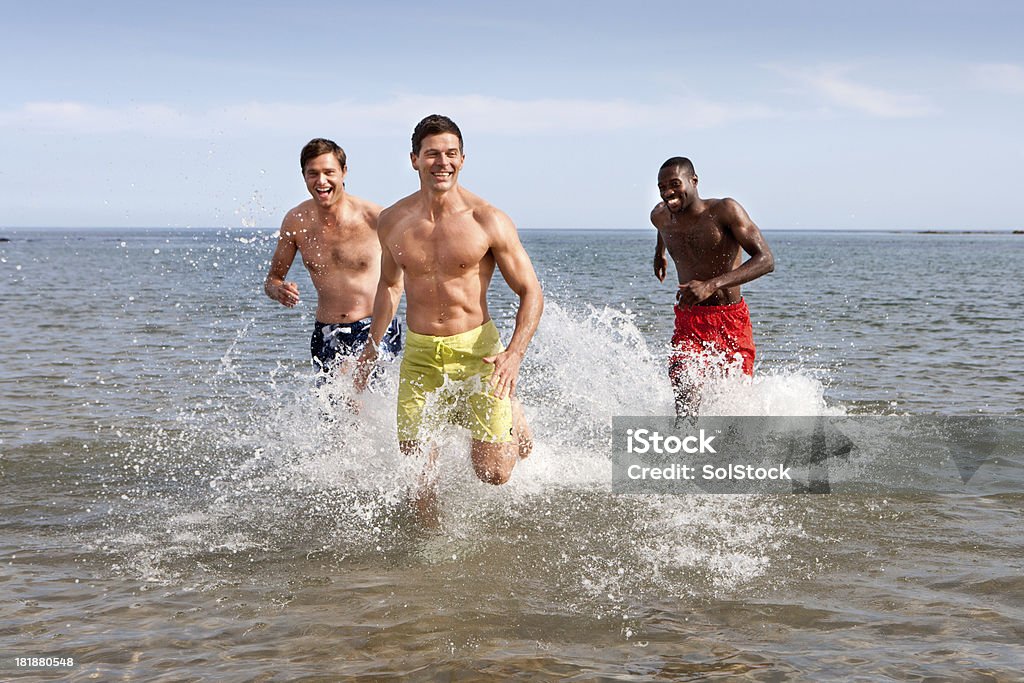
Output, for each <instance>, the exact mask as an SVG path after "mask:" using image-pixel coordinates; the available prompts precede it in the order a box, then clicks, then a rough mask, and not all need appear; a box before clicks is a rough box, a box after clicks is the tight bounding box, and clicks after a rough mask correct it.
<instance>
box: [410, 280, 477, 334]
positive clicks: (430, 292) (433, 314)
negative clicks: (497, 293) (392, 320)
mask: <svg viewBox="0 0 1024 683" xmlns="http://www.w3.org/2000/svg"><path fill="white" fill-rule="evenodd" d="M486 291H487V289H486V283H482V282H481V280H480V278H479V277H478V276H473V275H470V274H467V275H465V276H463V277H459V278H456V279H450V280H446V281H443V282H438V281H436V280H435V279H434V278H421V279H416V278H411V277H409V274H408V273H406V277H405V292H406V302H407V305H406V324H407V326H408V328H409V329H410V330H411V331H413V332H415V333H417V334H424V335H430V336H433V337H450V336H451V335H453V334H461V333H462V332H468V331H469V330H473V329H476V328H478V327H480V326H481V325H483V324H484V323H486V322H487V321H488V320H490V319H491V316H490V314H489V313H488V312H487V299H486V296H485V295H484V293H485V292H486Z"/></svg>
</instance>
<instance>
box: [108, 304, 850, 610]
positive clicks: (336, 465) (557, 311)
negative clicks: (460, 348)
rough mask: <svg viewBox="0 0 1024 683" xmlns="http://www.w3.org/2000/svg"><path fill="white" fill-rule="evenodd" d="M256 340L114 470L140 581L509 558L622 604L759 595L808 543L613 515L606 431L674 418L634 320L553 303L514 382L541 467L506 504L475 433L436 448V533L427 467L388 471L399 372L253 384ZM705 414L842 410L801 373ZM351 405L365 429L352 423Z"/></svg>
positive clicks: (641, 511)
mask: <svg viewBox="0 0 1024 683" xmlns="http://www.w3.org/2000/svg"><path fill="white" fill-rule="evenodd" d="M251 328H252V321H250V322H248V323H246V324H245V325H244V326H243V327H242V328H241V329H240V330H239V331H238V333H237V335H236V336H235V338H234V339H233V340H231V341H230V342H228V347H227V349H226V350H225V351H224V353H223V354H222V355H221V356H220V357H219V358H214V359H211V360H210V361H209V365H210V367H208V368H207V371H208V372H207V373H205V374H204V373H198V374H197V376H196V379H195V382H196V389H197V391H196V394H197V395H198V396H206V397H207V398H206V399H205V400H199V401H197V402H196V403H195V404H194V405H191V406H183V407H179V411H178V416H177V419H176V425H177V428H176V429H165V428H163V427H161V428H160V429H159V430H153V431H150V432H149V433H144V434H137V435H135V438H133V439H132V440H131V442H130V443H129V444H128V445H126V446H125V447H124V448H122V449H121V450H120V451H119V452H118V453H116V454H115V456H116V457H115V459H114V462H115V463H117V466H118V467H119V468H120V474H121V475H122V476H123V477H125V482H126V484H125V485H124V486H122V487H121V488H120V489H119V490H126V491H127V494H126V496H127V499H126V500H115V501H113V503H112V504H111V509H112V513H111V515H110V522H109V524H108V525H107V529H106V533H105V535H104V537H103V538H102V539H101V543H102V544H103V545H104V546H106V547H109V548H111V552H112V553H113V554H114V555H115V556H116V558H117V564H118V566H119V567H120V568H121V569H122V570H123V571H126V572H133V573H136V574H137V575H139V576H142V577H144V578H148V579H150V580H155V581H160V580H170V579H172V578H175V577H178V578H180V577H181V576H182V575H189V576H193V575H194V574H195V572H196V571H197V568H201V573H202V574H204V575H208V576H210V577H211V579H210V580H211V582H213V583H216V581H218V580H226V579H225V578H224V577H227V576H233V575H234V574H235V573H236V572H238V571H242V569H241V568H244V567H256V566H258V565H259V561H260V558H261V557H263V556H265V555H267V554H274V555H275V556H277V557H280V556H281V555H282V554H283V555H284V556H285V557H294V558H296V559H297V560H300V559H302V558H306V557H308V556H309V555H310V554H318V556H320V557H321V558H323V557H329V558H330V561H332V562H336V563H340V564H345V563H359V564H362V563H369V564H371V565H373V564H379V563H383V564H385V565H391V564H395V563H397V564H399V565H410V566H416V565H420V564H424V563H426V564H442V565H447V564H452V565H453V566H454V567H457V568H461V569H463V570H464V571H471V570H470V569H469V567H471V566H473V563H483V562H485V561H487V560H489V559H491V558H493V557H502V558H504V559H505V560H506V561H507V562H508V563H509V565H510V566H512V567H515V568H516V571H518V572H521V573H522V574H524V575H526V576H532V577H535V578H536V579H538V580H541V581H544V582H546V584H547V585H552V586H560V587H561V589H563V590H564V593H563V594H564V596H565V597H564V600H565V606H566V607H567V608H581V606H583V605H593V604H594V603H595V602H603V603H608V602H609V601H610V602H611V603H612V604H616V605H620V606H621V605H625V604H627V603H628V601H629V600H630V599H632V597H631V596H633V597H635V596H637V595H643V594H650V593H651V592H656V593H658V594H670V595H690V596H695V595H699V594H708V593H709V592H716V591H723V590H726V591H727V590H734V589H737V588H738V587H742V586H744V585H746V584H749V583H750V582H753V581H756V580H757V579H758V578H759V577H762V576H764V575H765V574H766V573H767V572H768V571H769V569H770V568H772V567H773V566H774V564H775V563H776V560H777V558H779V557H784V556H785V555H786V547H787V546H788V545H789V544H791V543H794V542H796V541H797V540H798V539H800V538H801V537H802V531H801V528H800V524H799V522H798V521H796V520H794V519H790V518H787V513H786V512H785V510H784V509H783V508H782V507H780V506H779V505H778V504H777V502H773V501H772V499H770V498H767V497H757V496H731V497H730V496H690V497H682V496H653V495H652V496H616V495H613V494H612V493H611V462H610V437H611V420H612V417H613V416H615V415H638V414H649V415H659V414H660V415H667V414H670V413H671V411H672V405H673V403H672V400H673V399H672V391H671V388H670V385H669V381H668V376H667V370H666V368H667V355H668V353H667V352H668V349H667V348H661V347H653V348H652V347H651V346H649V345H648V343H647V341H646V339H645V337H644V335H643V333H642V332H641V331H640V329H639V328H638V326H637V324H636V320H635V319H634V317H633V316H632V315H631V314H630V313H628V312H625V311H621V310H614V309H610V308H602V309H597V308H593V307H586V308H585V309H583V310H580V311H573V310H571V309H570V308H569V307H568V306H563V305H560V304H559V303H557V302H549V303H548V305H547V310H546V312H545V316H544V319H543V321H542V323H541V326H540V328H539V330H538V332H537V335H536V337H535V339H534V341H533V344H532V345H531V348H530V353H529V354H528V356H527V359H526V362H525V363H524V366H523V372H522V378H521V385H520V396H521V398H522V401H523V404H524V407H525V410H526V414H527V417H528V419H529V420H530V422H531V426H532V428H533V430H534V436H535V448H534V453H533V455H532V456H531V457H530V458H529V459H527V460H525V461H522V462H521V463H519V465H518V466H517V467H516V470H515V472H514V474H513V477H512V480H511V482H509V484H507V485H505V486H502V487H493V486H488V485H486V484H483V483H481V482H480V481H478V480H477V478H476V477H475V476H474V474H473V472H472V468H471V465H470V463H469V457H468V455H469V435H468V431H466V430H464V429H461V428H456V427H451V428H447V429H445V430H444V431H443V432H441V433H440V434H439V435H438V443H439V447H440V459H439V463H438V472H439V477H438V496H439V505H440V508H441V520H440V522H441V526H440V531H429V530H426V529H424V528H422V526H421V525H420V524H419V523H418V522H417V520H416V519H415V518H414V516H413V515H412V514H411V513H410V512H409V510H408V506H407V499H408V495H409V491H410V489H412V488H413V487H414V486H415V485H416V481H417V477H418V476H419V474H420V471H421V468H422V463H420V462H418V461H416V460H414V459H410V458H404V457H402V456H400V455H399V453H398V449H397V441H396V436H395V434H396V420H395V408H394V404H395V396H396V394H397V364H396V365H395V366H392V367H391V368H389V370H388V372H387V373H386V375H385V377H384V380H383V382H382V383H381V385H380V386H379V387H378V388H377V391H376V392H375V393H367V394H362V395H357V394H356V393H355V391H354V388H353V386H352V382H351V377H350V376H349V375H348V374H344V373H343V374H341V375H339V376H338V377H336V378H335V379H334V380H333V381H331V382H328V383H326V384H323V385H321V386H317V385H316V384H315V383H314V381H313V376H312V373H311V372H310V371H309V370H307V369H305V368H302V367H294V366H289V365H287V364H282V363H279V364H278V365H277V366H276V367H275V368H274V369H272V370H271V371H270V372H264V373H263V374H262V375H258V376H254V375H253V374H251V373H250V372H248V371H247V369H246V368H245V355H244V353H242V349H244V347H245V345H246V344H249V343H251V341H250V340H249V334H250V330H251ZM702 398H703V405H704V408H705V410H706V412H707V413H708V414H721V415H800V414H803V415H807V414H823V413H828V412H829V411H834V410H836V408H833V407H829V406H827V405H826V404H825V401H824V390H823V387H822V384H821V382H820V381H818V380H817V379H814V378H813V376H811V375H809V374H803V373H801V372H799V371H797V372H793V371H775V372H773V371H772V370H771V369H770V368H769V369H767V370H766V369H765V368H761V370H760V373H759V375H758V377H756V378H754V379H753V380H751V379H750V378H747V377H744V376H742V375H741V374H739V375H737V374H736V373H727V374H726V376H725V377H723V378H721V380H719V381H715V382H711V383H709V384H708V385H707V386H706V388H705V390H704V394H703V397H702ZM353 405H358V413H356V412H354V411H353V410H352V406H353Z"/></svg>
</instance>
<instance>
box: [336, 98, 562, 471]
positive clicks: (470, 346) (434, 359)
mask: <svg viewBox="0 0 1024 683" xmlns="http://www.w3.org/2000/svg"><path fill="white" fill-rule="evenodd" d="M410 158H411V161H412V167H413V169H415V170H416V171H417V173H418V174H419V180H420V189H419V190H418V191H417V192H415V193H413V194H411V195H409V196H408V197H405V198H404V199H401V200H399V201H398V202H397V203H395V204H394V205H393V206H391V207H389V208H387V209H385V210H384V211H383V212H382V213H381V214H380V219H379V221H378V224H377V235H378V237H379V239H380V243H381V248H382V252H383V255H382V258H381V274H380V281H379V282H378V285H377V292H376V296H375V299H374V306H373V321H374V322H373V324H372V325H371V327H370V340H371V343H369V344H367V345H366V348H365V349H364V350H363V354H362V356H361V357H360V364H359V368H358V369H357V370H356V375H355V381H356V386H357V387H362V386H365V382H366V377H367V376H368V375H369V373H370V371H371V369H372V367H373V363H374V361H375V360H376V356H377V348H376V347H377V345H378V344H379V343H380V342H381V340H382V339H383V337H384V334H385V332H386V329H387V322H388V321H390V320H391V318H393V317H394V315H395V311H396V310H397V309H398V302H399V299H400V298H401V296H402V289H403V286H404V288H405V291H406V296H407V300H406V330H407V332H406V334H407V337H406V347H405V356H404V357H403V359H402V367H401V370H400V373H399V374H400V381H399V389H398V439H399V444H400V446H401V449H402V452H403V453H406V454H416V453H419V452H420V449H421V443H422V442H423V441H424V440H425V439H426V438H428V437H429V434H430V431H431V425H432V424H434V423H436V422H437V421H438V420H439V419H443V420H446V421H451V422H455V423H457V424H462V425H463V426H466V427H469V429H470V431H471V433H472V437H473V444H472V450H471V458H472V462H473V469H474V471H475V472H476V475H477V477H479V478H480V479H481V480H482V481H484V482H487V483H489V484H504V483H505V482H507V481H508V480H509V477H511V476H512V469H513V468H514V467H515V465H516V462H517V461H518V460H519V457H520V455H525V454H526V453H528V451H529V439H530V435H529V431H528V427H527V426H526V422H525V419H522V417H521V408H520V407H519V405H518V402H517V401H516V400H515V397H514V394H515V388H516V382H517V380H518V377H519V365H520V363H521V362H522V359H523V355H524V353H525V352H526V347H527V345H528V344H529V343H530V339H532V338H533V335H534V332H536V331H537V325H538V324H539V322H540V316H541V312H542V311H543V309H544V296H543V294H542V292H541V287H540V282H539V281H538V280H537V274H536V273H535V272H534V270H533V264H532V263H530V257H529V256H528V255H527V253H526V250H525V249H523V245H522V244H521V243H520V241H519V235H518V233H517V232H516V228H515V225H514V224H513V223H512V221H511V219H509V217H508V216H506V215H505V214H504V213H503V212H501V211H499V210H498V209H496V208H495V207H494V206H492V205H490V204H489V203H487V202H486V201H484V200H483V199H481V198H480V197H478V196H476V195H475V194H473V193H471V192H469V191H467V190H465V189H464V188H462V187H461V186H459V184H458V178H459V171H461V169H462V166H463V163H464V162H465V156H464V154H463V146H462V133H461V131H460V130H459V127H458V126H457V125H455V122H453V121H452V120H451V119H449V118H448V117H445V116H439V115H437V114H434V115H431V116H428V117H427V118H425V119H423V120H422V121H420V123H419V124H418V125H417V126H416V129H415V130H414V131H413V136H412V154H411V155H410ZM495 266H497V268H498V269H499V270H500V271H501V274H502V277H504V278H505V282H507V283H508V285H509V287H510V288H511V289H512V291H513V292H515V294H516V295H517V296H518V297H519V311H518V313H517V314H516V325H515V330H514V332H513V333H512V338H511V339H510V340H509V343H508V347H507V348H506V347H503V346H502V344H501V340H500V339H499V338H498V330H497V328H495V326H494V323H493V322H492V321H491V316H490V314H489V313H488V311H487V289H488V287H489V286H490V283H491V278H492V276H493V275H494V269H495ZM403 281H404V282H403ZM378 321H380V324H378ZM453 383H455V384H453ZM442 387H444V388H445V389H442ZM449 387H455V392H454V394H451V393H449V392H447V391H446V390H447V389H448V388H449ZM428 403H429V404H431V406H430V407H431V411H432V412H431V414H430V415H425V412H426V411H425V408H426V407H427V405H428Z"/></svg>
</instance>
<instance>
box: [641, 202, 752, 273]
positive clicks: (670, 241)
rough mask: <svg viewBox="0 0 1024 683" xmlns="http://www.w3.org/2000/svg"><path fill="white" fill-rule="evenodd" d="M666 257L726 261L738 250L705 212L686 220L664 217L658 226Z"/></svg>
mask: <svg viewBox="0 0 1024 683" xmlns="http://www.w3.org/2000/svg"><path fill="white" fill-rule="evenodd" d="M659 230H660V232H661V238H662V240H663V241H664V242H665V246H666V247H667V248H668V251H669V254H671V255H672V257H673V258H674V259H676V260H677V261H679V260H683V261H687V262H701V261H705V262H706V261H717V260H722V259H725V260H730V259H731V257H732V256H734V255H735V253H736V249H737V247H738V245H737V243H736V240H735V239H734V238H733V236H732V235H731V234H729V233H728V232H727V231H725V230H724V229H723V228H722V227H721V226H720V225H719V224H718V222H717V221H715V219H714V217H713V216H712V215H709V214H708V213H707V212H705V213H704V214H702V215H700V216H698V217H696V218H694V219H691V220H687V219H685V218H680V219H677V220H675V221H673V220H672V218H671V216H668V217H666V219H665V220H664V221H662V223H661V225H660V226H659Z"/></svg>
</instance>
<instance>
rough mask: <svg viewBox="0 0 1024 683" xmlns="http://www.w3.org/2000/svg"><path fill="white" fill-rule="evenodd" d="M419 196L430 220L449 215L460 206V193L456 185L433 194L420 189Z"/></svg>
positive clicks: (426, 189)
mask: <svg viewBox="0 0 1024 683" xmlns="http://www.w3.org/2000/svg"><path fill="white" fill-rule="evenodd" d="M420 194H421V195H422V197H423V203H424V205H425V207H426V209H427V213H428V214H429V215H430V217H431V219H436V218H437V217H438V216H443V215H444V214H446V213H451V212H452V210H453V209H455V208H456V207H459V206H461V204H462V193H461V191H460V188H459V186H458V185H456V186H454V187H452V188H451V189H448V190H445V191H444V192H433V191H431V190H429V189H428V188H422V187H421V188H420Z"/></svg>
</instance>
